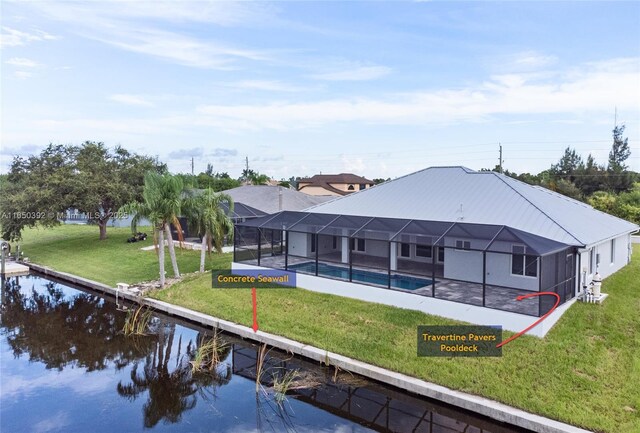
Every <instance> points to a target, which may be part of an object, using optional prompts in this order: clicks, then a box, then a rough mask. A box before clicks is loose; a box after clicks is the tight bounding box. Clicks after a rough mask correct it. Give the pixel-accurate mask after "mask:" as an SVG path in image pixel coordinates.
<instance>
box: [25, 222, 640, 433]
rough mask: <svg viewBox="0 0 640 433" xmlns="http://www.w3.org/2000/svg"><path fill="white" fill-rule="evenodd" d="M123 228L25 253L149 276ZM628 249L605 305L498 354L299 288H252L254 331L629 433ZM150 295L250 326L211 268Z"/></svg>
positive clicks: (635, 424)
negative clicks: (451, 348)
mask: <svg viewBox="0 0 640 433" xmlns="http://www.w3.org/2000/svg"><path fill="white" fill-rule="evenodd" d="M89 229H92V230H94V231H95V233H94V232H93V231H87V230H89ZM127 235H128V232H127V231H126V230H124V229H122V230H117V231H116V230H113V229H110V233H109V236H110V239H109V240H108V241H106V242H104V243H102V242H99V241H98V240H97V228H88V227H82V228H78V227H61V228H56V229H54V230H46V231H44V230H41V231H38V232H36V231H28V232H27V233H25V242H24V248H25V250H26V251H27V254H28V255H29V256H30V257H31V258H32V260H33V261H36V262H39V263H43V264H46V265H49V266H52V267H55V268H56V269H59V270H63V271H68V272H73V273H75V274H78V275H81V276H84V277H88V278H92V279H94V280H98V281H103V282H107V283H114V282H115V281H127V282H134V281H136V280H145V279H150V278H155V276H156V275H157V264H156V263H155V255H154V253H153V252H151V253H145V252H142V251H140V250H139V249H138V248H139V247H140V245H139V244H133V245H129V244H126V243H125V242H124V239H126V237H127ZM149 243H150V241H147V243H146V244H149ZM634 251H635V256H634V260H633V263H632V264H631V265H629V266H627V267H626V268H625V269H624V270H622V271H621V272H618V273H617V274H616V275H614V276H612V277H610V278H608V279H607V280H605V282H604V285H603V291H604V292H606V293H609V294H610V295H611V296H610V297H609V298H608V299H607V301H606V302H605V304H604V305H602V306H598V305H593V304H582V303H576V304H575V305H574V306H572V307H571V309H570V310H569V311H568V312H567V313H566V314H565V315H564V316H563V317H562V319H561V320H560V322H558V324H556V326H555V327H554V328H553V329H552V330H551V332H550V333H549V334H548V335H547V337H546V338H544V339H542V340H541V339H537V338H534V337H528V336H525V337H521V338H519V339H517V340H515V341H513V342H511V343H509V344H508V345H506V346H505V347H504V350H503V353H504V356H503V357H502V358H484V359H482V358H480V359H479V358H418V357H417V356H416V326H418V325H425V324H453V323H455V322H453V321H451V320H447V319H442V318H438V317H434V316H428V315H425V314H422V313H419V312H415V311H410V310H403V309H399V308H393V307H388V306H383V305H379V304H371V303H366V302H362V301H356V300H352V299H347V298H340V297H336V296H331V295H323V294H319V293H314V292H309V291H306V290H302V289H259V290H258V304H259V323H260V329H261V330H264V331H267V332H271V333H275V334H279V335H283V336H286V337H289V338H292V339H294V340H298V341H301V342H305V343H309V344H312V345H314V346H317V347H321V348H323V349H326V350H329V351H332V352H336V353H341V354H343V355H347V356H351V357H354V358H357V359H360V360H363V361H366V362H370V363H372V364H376V365H380V366H383V367H386V368H389V369H392V370H396V371H399V372H402V373H406V374H409V375H412V376H415V377H419V378H422V379H425V380H428V381H431V382H435V383H438V384H441V385H444V386H447V387H450V388H454V389H458V390H462V391H466V392H469V393H473V394H478V395H482V396H485V397H488V398H491V399H495V400H498V401H501V402H503V403H506V404H509V405H512V406H516V407H519V408H522V409H524V410H527V411H530V412H534V413H538V414H541V415H544V416H547V417H550V418H554V419H558V420H561V421H564V422H567V423H570V424H574V425H578V426H581V427H584V428H587V429H590V430H596V431H607V432H629V433H631V432H635V433H637V432H640V284H638V281H639V280H640V248H638V245H636V246H635V250H634ZM212 257H213V258H212V259H210V262H209V266H212V265H213V266H216V267H229V264H230V262H231V255H229V254H227V255H214V256H212ZM180 261H181V267H182V268H184V271H190V270H191V271H193V270H195V269H196V268H197V263H198V256H197V253H194V252H183V253H181V254H180ZM167 269H170V268H169V267H168V268H167ZM153 296H154V297H155V298H158V299H162V300H165V301H168V302H172V303H175V304H179V305H183V306H185V307H189V308H192V309H194V310H198V311H202V312H204V313H207V314H211V315H213V316H216V317H221V318H224V319H227V320H231V321H234V322H237V323H242V324H245V325H248V326H250V325H251V323H252V322H251V320H252V319H251V295H250V291H249V290H248V289H226V290H214V289H212V288H211V280H210V277H209V276H208V275H197V276H189V277H187V278H186V279H185V280H184V281H183V282H181V283H179V284H177V285H175V286H173V287H171V288H169V289H166V290H163V291H159V292H157V293H155V294H154V295H153Z"/></svg>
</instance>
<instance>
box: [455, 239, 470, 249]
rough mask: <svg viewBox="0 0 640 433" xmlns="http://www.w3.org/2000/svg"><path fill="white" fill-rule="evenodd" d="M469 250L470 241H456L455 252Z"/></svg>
mask: <svg viewBox="0 0 640 433" xmlns="http://www.w3.org/2000/svg"><path fill="white" fill-rule="evenodd" d="M470 249H471V241H461V240H457V241H456V250H470Z"/></svg>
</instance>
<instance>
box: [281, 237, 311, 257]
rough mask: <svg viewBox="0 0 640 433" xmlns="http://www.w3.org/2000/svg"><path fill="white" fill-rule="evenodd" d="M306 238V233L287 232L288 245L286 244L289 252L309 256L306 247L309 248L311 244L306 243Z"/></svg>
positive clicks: (294, 254)
mask: <svg viewBox="0 0 640 433" xmlns="http://www.w3.org/2000/svg"><path fill="white" fill-rule="evenodd" d="M307 238H308V235H307V233H297V232H289V239H288V242H289V245H288V246H287V248H288V251H289V254H291V255H292V256H302V257H309V254H308V249H309V248H311V245H307Z"/></svg>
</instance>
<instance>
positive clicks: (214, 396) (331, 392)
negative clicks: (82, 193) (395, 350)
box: [0, 276, 516, 433]
mask: <svg viewBox="0 0 640 433" xmlns="http://www.w3.org/2000/svg"><path fill="white" fill-rule="evenodd" d="M5 283H6V284H4V286H3V289H2V304H1V306H0V308H1V313H2V315H1V319H0V324H1V327H0V337H2V338H1V341H0V366H1V368H2V375H0V387H1V389H2V394H1V395H0V400H1V403H2V404H0V430H1V431H40V432H44V431H47V432H48V431H65V432H66V431H94V432H111V431H140V430H144V429H153V430H154V431H165V430H167V431H168V430H171V431H178V432H182V431H188V432H191V431H219V432H227V431H233V432H281V431H286V432H334V431H341V432H347V431H348V432H365V431H371V430H375V431H381V432H391V431H429V432H432V431H440V430H443V431H444V430H446V431H449V432H452V433H453V432H463V431H464V432H493V433H503V432H504V433H506V432H513V431H516V430H513V429H510V428H508V427H505V426H502V425H496V424H495V423H492V422H490V421H487V420H486V419H483V418H481V417H478V416H474V415H471V414H467V413H461V412H458V411H455V410H454V409H451V408H449V407H446V406H444V405H438V404H437V403H434V402H430V401H425V400H424V399H421V398H418V397H415V396H411V395H408V394H406V393H402V392H399V391H397V390H392V389H389V388H386V387H382V386H379V385H375V384H372V383H370V382H366V381H364V380H362V379H358V380H355V381H354V380H353V378H352V377H348V376H349V375H339V376H338V377H337V381H334V378H333V370H329V369H326V368H319V367H318V366H317V364H315V363H312V362H308V361H305V360H301V359H298V358H292V357H291V356H289V355H287V354H284V353H280V352H277V351H275V350H274V351H272V352H270V354H269V356H267V358H266V360H265V369H266V371H267V374H266V375H265V376H264V378H263V380H262V387H261V390H262V391H261V392H260V393H259V394H256V392H255V370H256V357H257V354H256V352H257V347H256V346H255V345H252V344H250V343H248V342H245V341H242V340H239V339H236V338H233V337H229V336H224V339H225V340H226V343H227V344H226V346H225V348H224V350H223V351H222V352H221V353H220V356H219V361H220V362H219V363H218V364H217V365H216V366H215V368H213V369H211V370H209V369H206V370H203V371H200V372H198V371H195V372H194V371H192V366H191V363H190V361H192V360H193V359H194V356H195V353H196V351H197V349H198V347H199V346H200V345H202V344H203V342H206V341H208V340H209V339H210V338H211V337H212V336H213V332H212V331H211V330H207V329H204V328H202V327H198V326H194V325H192V324H186V323H184V322H182V321H180V320H176V319H175V318H168V317H166V316H154V317H153V318H152V320H151V322H150V326H149V331H148V334H147V335H143V336H136V337H126V336H125V335H124V334H123V333H122V332H121V330H122V328H123V326H124V323H125V318H126V313H124V312H123V311H120V310H118V309H117V308H116V306H115V304H114V303H112V302H111V301H109V300H106V301H105V300H104V299H102V298H101V297H99V296H96V295H95V294H93V293H92V292H89V291H84V290H83V289H72V288H69V287H67V286H66V285H63V284H58V283H55V282H52V281H48V280H45V279H42V278H40V277H35V276H28V277H21V278H9V279H7V280H6V282H5ZM7 355H9V356H7ZM288 370H298V371H300V372H301V373H303V376H304V377H306V378H307V379H308V380H309V385H308V386H307V387H301V388H295V389H294V388H292V389H291V390H290V391H289V392H288V393H287V399H286V400H284V401H282V402H278V401H276V400H275V399H274V393H273V389H272V388H273V377H274V376H278V375H282V373H283V372H285V371H288ZM89 396H90V398H87V397H89ZM25 407H28V408H29V415H30V416H29V417H25V416H24V408H25Z"/></svg>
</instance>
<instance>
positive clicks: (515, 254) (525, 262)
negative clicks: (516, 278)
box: [511, 245, 538, 277]
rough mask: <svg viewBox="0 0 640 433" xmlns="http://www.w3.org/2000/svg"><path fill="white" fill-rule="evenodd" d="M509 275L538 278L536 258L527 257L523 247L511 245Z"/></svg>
mask: <svg viewBox="0 0 640 433" xmlns="http://www.w3.org/2000/svg"><path fill="white" fill-rule="evenodd" d="M511 253H512V254H511V274H512V275H524V276H526V277H537V276H538V258H537V257H534V256H527V255H526V253H527V249H526V247H525V246H524V245H513V246H512V247H511Z"/></svg>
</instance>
